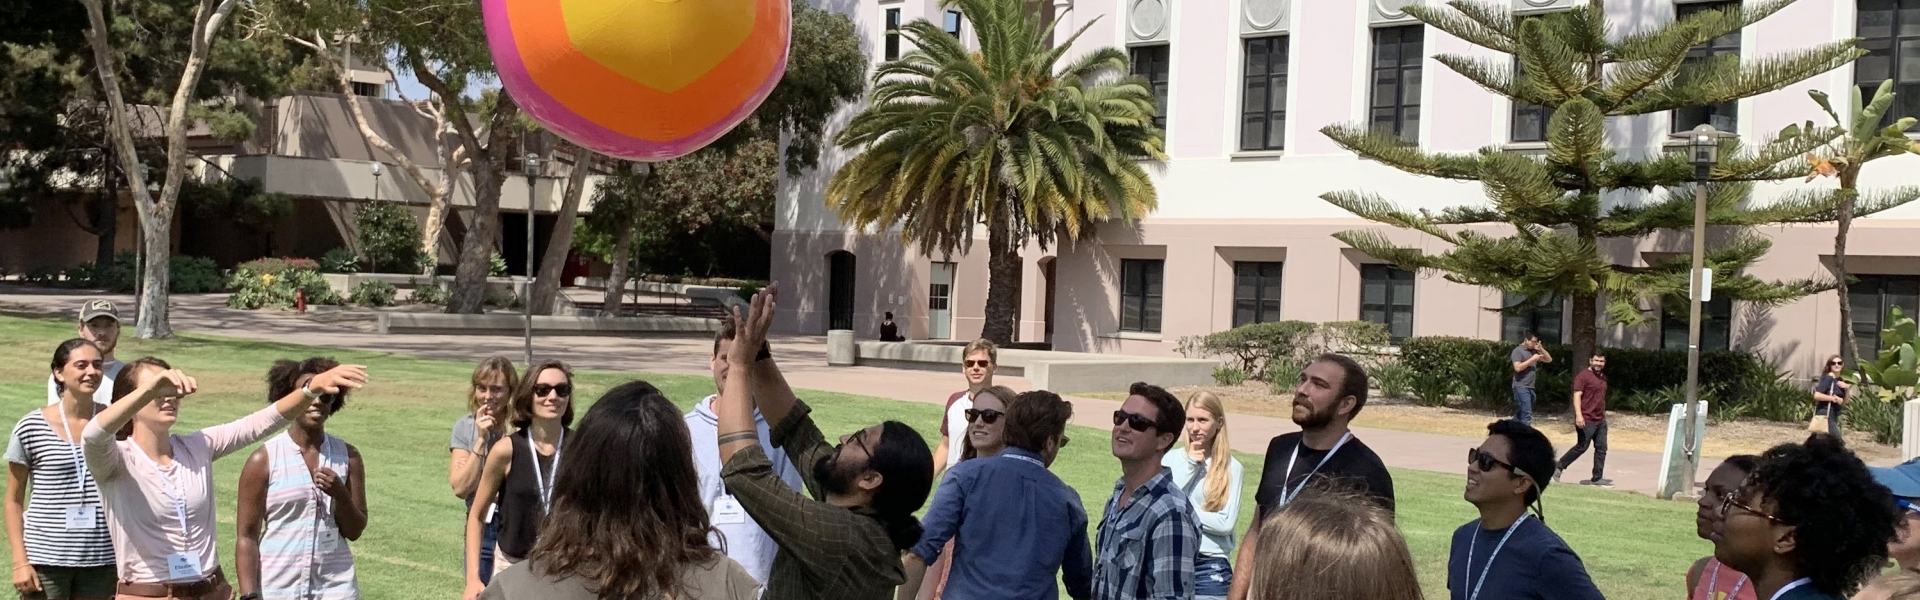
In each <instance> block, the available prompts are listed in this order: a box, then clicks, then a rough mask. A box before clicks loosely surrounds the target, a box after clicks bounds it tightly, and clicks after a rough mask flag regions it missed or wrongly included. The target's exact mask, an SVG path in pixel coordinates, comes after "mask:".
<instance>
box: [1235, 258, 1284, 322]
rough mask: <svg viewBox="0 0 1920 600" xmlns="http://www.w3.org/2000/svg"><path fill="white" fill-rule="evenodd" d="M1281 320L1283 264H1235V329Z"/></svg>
mask: <svg viewBox="0 0 1920 600" xmlns="http://www.w3.org/2000/svg"><path fill="white" fill-rule="evenodd" d="M1278 320H1280V263H1277V262H1236V263H1233V326H1234V327H1239V326H1241V325H1250V324H1253V323H1272V322H1274V321H1278Z"/></svg>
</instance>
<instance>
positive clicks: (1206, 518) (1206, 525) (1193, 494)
mask: <svg viewBox="0 0 1920 600" xmlns="http://www.w3.org/2000/svg"><path fill="white" fill-rule="evenodd" d="M1160 465H1161V466H1164V467H1166V468H1167V469H1168V470H1171V471H1173V473H1172V478H1173V484H1174V485H1176V486H1180V489H1183V490H1187V502H1190V503H1192V504H1193V514H1194V515H1195V516H1197V517H1199V518H1200V556H1201V557H1203V558H1224V559H1227V560H1228V561H1229V562H1231V561H1232V560H1233V544H1234V534H1233V528H1234V525H1235V524H1237V523H1239V520H1240V484H1241V483H1242V482H1244V481H1246V469H1245V468H1244V467H1242V466H1240V459H1237V458H1231V457H1229V458H1228V459H1227V467H1228V471H1227V472H1228V474H1229V475H1230V476H1231V477H1232V480H1231V481H1230V482H1228V484H1227V503H1226V505H1224V506H1221V507H1220V510H1219V511H1217V512H1207V511H1206V509H1205V507H1206V505H1207V481H1206V479H1207V471H1206V466H1205V465H1202V464H1200V463H1199V462H1198V461H1195V460H1194V459H1192V458H1191V457H1189V456H1187V449H1186V448H1185V447H1181V448H1176V449H1174V450H1172V451H1169V452H1167V456H1166V457H1165V458H1162V459H1161V460H1160Z"/></svg>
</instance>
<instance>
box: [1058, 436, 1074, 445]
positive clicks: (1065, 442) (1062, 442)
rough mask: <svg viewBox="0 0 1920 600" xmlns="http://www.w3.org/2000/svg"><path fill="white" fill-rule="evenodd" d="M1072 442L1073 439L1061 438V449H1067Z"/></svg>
mask: <svg viewBox="0 0 1920 600" xmlns="http://www.w3.org/2000/svg"><path fill="white" fill-rule="evenodd" d="M1071 441H1073V438H1070V437H1067V436H1064V435H1063V436H1060V447H1061V448H1065V447H1067V442H1071Z"/></svg>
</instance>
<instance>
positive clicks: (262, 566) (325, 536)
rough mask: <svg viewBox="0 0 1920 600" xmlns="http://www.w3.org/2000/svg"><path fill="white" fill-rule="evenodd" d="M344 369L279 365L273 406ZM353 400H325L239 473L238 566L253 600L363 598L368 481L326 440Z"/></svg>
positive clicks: (315, 361)
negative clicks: (356, 551)
mask: <svg viewBox="0 0 1920 600" xmlns="http://www.w3.org/2000/svg"><path fill="white" fill-rule="evenodd" d="M338 366H340V363H338V362H335V361H334V360H333V359H331V358H321V357H314V358H309V359H307V360H305V361H301V362H294V361H291V360H282V361H278V362H275V363H274V364H273V368H272V369H271V370H269V371H267V385H268V392H267V397H269V398H277V397H281V396H285V395H287V394H289V393H291V392H293V391H294V390H296V389H299V388H302V387H305V386H306V385H307V383H308V382H311V381H312V380H313V378H314V377H316V376H318V375H319V374H321V373H325V372H327V371H331V370H333V369H334V368H335V367H338ZM346 405H347V393H346V392H345V391H342V392H340V393H337V394H326V395H323V396H321V397H320V399H319V400H318V401H315V402H314V403H313V406H310V407H308V408H307V411H306V412H305V413H301V414H300V416H298V417H296V418H295V419H294V421H293V425H292V426H290V427H288V428H287V431H286V432H285V433H282V434H280V435H277V436H274V437H273V438H272V439H269V440H267V443H266V444H265V445H263V446H261V447H260V449H258V450H254V451H253V455H251V456H248V457H247V464H246V466H244V467H241V469H240V506H239V509H238V510H237V511H236V514H237V515H238V516H237V525H236V527H235V529H236V530H237V531H238V534H237V535H236V536H235V537H236V540H235V542H234V566H235V567H236V568H237V570H238V571H239V574H238V575H239V579H240V582H239V583H240V597H241V598H243V599H250V600H262V599H265V600H352V599H356V598H359V597H360V584H359V581H358V580H357V579H355V577H354V574H353V551H352V550H351V549H349V548H348V547H347V542H352V541H359V540H360V534H361V533H364V532H366V530H367V472H366V466H365V465H364V464H363V463H362V462H361V460H360V450H359V449H356V448H354V447H353V446H352V445H350V444H348V443H346V442H344V441H341V440H340V438H337V437H333V436H331V435H327V421H328V420H329V419H332V418H333V415H335V414H337V413H339V412H340V409H342V408H345V407H346Z"/></svg>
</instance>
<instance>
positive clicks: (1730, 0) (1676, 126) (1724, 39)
mask: <svg viewBox="0 0 1920 600" xmlns="http://www.w3.org/2000/svg"><path fill="white" fill-rule="evenodd" d="M1740 2H1741V0H1712V1H1710V2H1686V3H1681V4H1675V5H1674V6H1673V18H1674V20H1676V21H1678V20H1680V19H1683V18H1686V17H1689V16H1692V15H1695V14H1698V13H1702V12H1706V11H1710V10H1719V9H1721V8H1725V7H1729V6H1740V5H1741V4H1740ZM1743 33H1744V30H1736V31H1733V32H1731V33H1728V34H1726V35H1723V36H1720V37H1717V38H1714V39H1711V40H1707V41H1706V42H1704V43H1701V44H1700V45H1698V46H1694V47H1692V48H1688V49H1687V57H1686V58H1685V59H1684V60H1683V61H1682V62H1681V65H1682V66H1683V67H1684V66H1685V65H1687V64H1690V63H1698V62H1703V61H1706V60H1710V59H1712V58H1714V57H1717V56H1727V55H1732V56H1734V57H1740V56H1742V55H1743V54H1742V53H1743V51H1744V50H1743V49H1742V48H1741V47H1740V36H1741V35H1742V34H1743ZM1687 111H1700V115H1701V116H1702V117H1704V120H1699V119H1691V118H1687V117H1686V116H1685V115H1686V113H1687ZM1717 117H1725V118H1726V119H1727V121H1728V124H1729V126H1728V127H1721V126H1720V125H1719V124H1717V123H1714V121H1715V119H1716V118H1717ZM1703 123H1705V124H1712V125H1713V127H1714V129H1718V130H1720V131H1728V132H1736V131H1739V130H1740V101H1739V100H1730V101H1727V102H1722V103H1719V104H1715V105H1712V106H1689V107H1685V108H1676V109H1673V110H1672V111H1671V112H1669V113H1667V124H1668V129H1670V130H1671V132H1672V133H1680V132H1682V131H1691V130H1693V128H1694V127H1697V126H1699V125H1701V124H1703Z"/></svg>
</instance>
